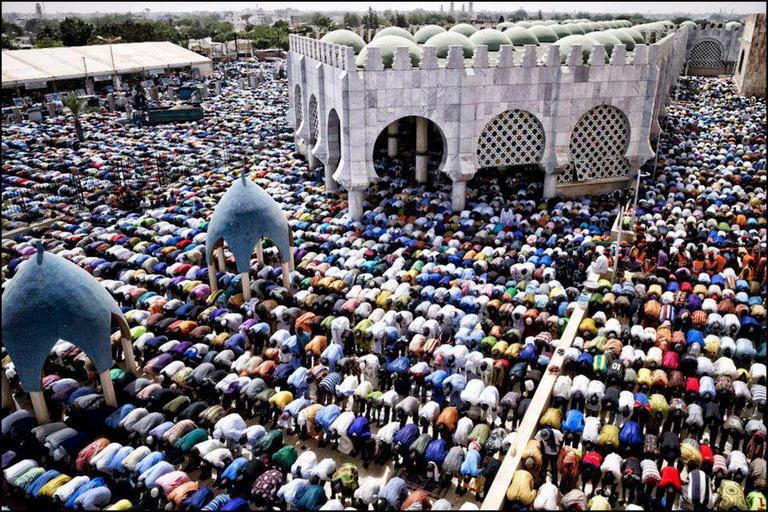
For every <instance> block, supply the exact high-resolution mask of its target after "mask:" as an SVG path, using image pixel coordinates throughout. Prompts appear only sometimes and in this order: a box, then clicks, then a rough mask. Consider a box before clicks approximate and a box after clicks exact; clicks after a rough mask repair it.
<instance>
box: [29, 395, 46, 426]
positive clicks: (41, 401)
mask: <svg viewBox="0 0 768 512" xmlns="http://www.w3.org/2000/svg"><path fill="white" fill-rule="evenodd" d="M29 398H30V400H31V401H32V409H34V411H35V417H36V418H37V424H38V425H45V424H46V423H50V422H51V416H50V415H49V414H48V405H47V404H46V403H45V397H44V396H43V392H42V391H30V393H29Z"/></svg>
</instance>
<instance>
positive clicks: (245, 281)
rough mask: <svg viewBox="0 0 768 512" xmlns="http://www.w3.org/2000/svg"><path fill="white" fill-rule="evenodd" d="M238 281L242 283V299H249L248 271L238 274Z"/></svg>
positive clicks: (249, 278)
mask: <svg viewBox="0 0 768 512" xmlns="http://www.w3.org/2000/svg"><path fill="white" fill-rule="evenodd" d="M240 281H241V283H242V285H243V299H244V300H250V299H251V276H250V275H249V274H248V272H243V273H242V274H240Z"/></svg>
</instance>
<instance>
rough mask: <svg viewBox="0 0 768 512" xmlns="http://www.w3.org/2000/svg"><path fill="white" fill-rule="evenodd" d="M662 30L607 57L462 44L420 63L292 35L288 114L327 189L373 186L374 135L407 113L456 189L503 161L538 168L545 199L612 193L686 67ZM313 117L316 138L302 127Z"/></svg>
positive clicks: (680, 34) (682, 33) (674, 34)
mask: <svg viewBox="0 0 768 512" xmlns="http://www.w3.org/2000/svg"><path fill="white" fill-rule="evenodd" d="M666 32H667V33H666V34H665V35H663V37H662V36H661V34H659V38H658V39H657V41H656V42H654V43H653V44H637V45H635V47H634V49H633V51H627V49H626V47H625V46H624V45H622V44H619V45H615V46H614V47H613V48H611V49H610V50H611V51H610V52H609V51H608V50H609V49H607V48H606V47H604V46H603V45H601V44H595V45H594V46H593V47H592V48H591V50H590V51H589V52H583V51H582V48H581V47H578V46H572V47H571V48H570V50H568V49H566V50H568V51H567V54H566V53H561V50H563V48H561V47H560V46H557V45H539V46H536V45H527V46H517V47H516V46H512V45H502V46H501V47H500V48H499V51H495V52H491V51H489V50H488V48H487V47H486V46H484V45H477V46H476V47H475V50H474V53H473V56H472V57H471V58H465V56H464V50H463V48H462V47H460V46H451V47H449V48H448V51H447V55H446V54H443V55H445V56H444V57H438V52H437V50H436V48H433V47H426V46H423V47H421V48H420V49H421V57H420V59H418V60H417V62H416V63H414V62H413V61H412V57H411V55H409V53H408V49H407V48H406V47H401V48H396V49H394V51H393V50H392V49H390V50H389V51H393V53H392V54H389V55H388V56H387V58H385V56H384V55H382V50H381V49H380V48H377V47H373V46H369V47H368V48H367V56H366V57H365V59H361V60H356V55H355V54H354V52H353V50H352V48H350V47H346V46H340V45H336V44H332V43H326V42H322V41H318V40H316V39H313V38H310V37H302V36H297V35H292V36H291V37H290V51H289V64H288V66H289V77H290V80H289V83H290V91H291V92H290V94H291V95H292V97H291V105H292V110H297V109H299V108H301V109H303V115H302V116H300V117H301V118H302V120H303V122H302V123H301V125H300V126H296V125H295V124H294V127H295V128H297V136H298V137H300V138H301V139H302V140H309V141H311V142H312V144H310V145H311V146H312V147H309V148H307V149H306V151H308V152H310V153H311V155H312V156H314V157H316V158H317V159H318V160H319V161H321V162H322V163H323V164H325V166H326V167H331V168H330V169H327V174H326V176H327V180H326V181H327V183H329V184H330V183H331V180H330V179H331V178H332V181H333V182H337V183H339V184H341V185H342V186H343V187H344V188H345V189H347V190H350V191H361V190H363V189H365V188H366V187H367V186H368V185H369V184H370V183H371V182H372V181H375V180H376V179H378V175H377V173H376V170H375V168H374V161H373V152H374V145H375V144H376V140H377V138H378V137H379V135H380V134H382V133H383V132H385V131H386V130H387V129H388V127H390V125H392V124H393V123H395V122H397V121H398V120H400V119H403V118H409V117H414V116H415V117H417V118H424V119H426V120H428V121H431V122H432V123H433V124H434V125H435V126H436V127H437V129H438V131H439V133H440V135H441V138H442V141H441V142H442V147H443V151H444V157H443V161H442V164H441V166H440V172H442V173H444V174H445V175H446V176H448V177H449V178H450V179H451V180H452V181H453V182H454V183H457V182H460V183H466V181H467V180H469V179H470V178H471V177H472V176H473V175H474V174H475V172H476V171H477V169H478V168H480V167H481V165H488V162H500V161H501V162H505V165H515V164H519V163H520V162H524V163H533V164H539V165H541V167H542V168H543V169H544V170H545V173H546V178H545V194H547V195H548V196H551V195H555V194H564V195H570V194H576V193H582V192H585V191H586V192H597V191H600V190H611V189H615V188H618V187H621V186H625V185H626V184H627V183H628V182H629V181H630V180H631V179H632V177H633V176H634V173H635V172H636V171H637V169H639V167H640V165H642V164H643V163H644V162H645V161H646V160H647V159H649V158H651V157H652V156H653V151H652V149H651V145H650V140H651V138H652V136H653V134H654V133H655V132H656V131H657V130H658V126H659V125H658V118H659V117H660V116H663V115H664V105H666V103H667V102H668V101H669V96H670V91H671V89H672V86H673V84H674V83H675V81H676V78H677V76H678V75H679V73H680V70H681V68H682V63H683V61H684V53H685V52H684V49H685V47H686V41H687V32H686V30H685V29H681V30H676V31H666ZM385 64H389V65H385ZM299 95H300V96H301V97H299ZM297 99H298V101H297ZM310 106H311V108H310ZM308 108H309V110H307V109H308ZM313 109H316V110H317V111H316V112H315V111H314V110H313ZM315 118H317V119H318V122H317V126H318V133H317V135H316V137H312V133H314V132H312V131H311V130H310V129H308V128H307V126H310V127H311V126H314V124H313V122H310V123H307V119H310V120H313V119H315ZM296 119H297V118H296V116H295V115H292V114H290V113H289V120H291V121H292V122H294V123H295V121H296ZM336 119H338V122H336ZM492 134H495V135H493V136H497V135H498V134H502V135H503V134H506V135H504V137H506V138H507V139H510V140H511V139H512V138H513V137H514V140H516V141H519V144H518V146H520V147H515V145H514V144H496V143H495V141H494V140H493V138H492ZM520 134H532V135H526V136H524V137H520ZM534 134H535V135H534ZM331 155H338V158H335V157H333V156H331ZM585 186H586V187H588V190H584V187H585ZM358 202H359V198H358V199H357V200H356V202H355V204H358ZM459 204H460V203H459Z"/></svg>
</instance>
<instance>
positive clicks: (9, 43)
mask: <svg viewBox="0 0 768 512" xmlns="http://www.w3.org/2000/svg"><path fill="white" fill-rule="evenodd" d="M2 47H3V48H4V49H7V50H14V49H15V48H16V43H14V42H13V37H12V36H11V35H10V34H6V33H3V44H2Z"/></svg>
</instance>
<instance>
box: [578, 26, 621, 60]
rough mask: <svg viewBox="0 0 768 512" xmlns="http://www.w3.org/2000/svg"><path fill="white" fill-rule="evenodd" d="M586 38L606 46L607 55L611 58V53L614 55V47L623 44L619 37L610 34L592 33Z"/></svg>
mask: <svg viewBox="0 0 768 512" xmlns="http://www.w3.org/2000/svg"><path fill="white" fill-rule="evenodd" d="M586 37H589V38H590V39H592V40H593V41H595V42H596V43H599V44H602V45H603V46H605V53H607V54H608V56H609V57H610V56H611V53H613V47H614V45H617V44H621V40H620V39H619V38H618V37H616V36H615V35H613V34H609V33H608V32H590V33H589V34H587V35H586Z"/></svg>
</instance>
